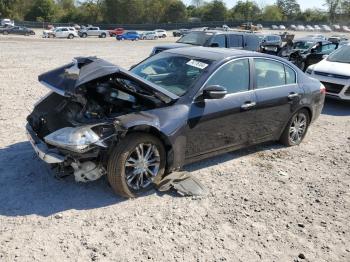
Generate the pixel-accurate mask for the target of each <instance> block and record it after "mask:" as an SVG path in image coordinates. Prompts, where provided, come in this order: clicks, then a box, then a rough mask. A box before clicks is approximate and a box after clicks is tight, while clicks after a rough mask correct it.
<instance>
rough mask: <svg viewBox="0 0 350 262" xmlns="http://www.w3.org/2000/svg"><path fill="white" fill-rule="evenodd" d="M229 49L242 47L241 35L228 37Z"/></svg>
mask: <svg viewBox="0 0 350 262" xmlns="http://www.w3.org/2000/svg"><path fill="white" fill-rule="evenodd" d="M228 39H229V43H230V47H242V46H243V36H242V35H233V34H230V35H228Z"/></svg>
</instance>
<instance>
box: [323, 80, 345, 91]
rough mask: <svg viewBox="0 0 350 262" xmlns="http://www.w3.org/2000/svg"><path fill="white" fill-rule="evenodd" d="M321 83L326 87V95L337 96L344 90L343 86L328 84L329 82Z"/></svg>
mask: <svg viewBox="0 0 350 262" xmlns="http://www.w3.org/2000/svg"><path fill="white" fill-rule="evenodd" d="M321 83H322V84H323V85H324V86H325V87H326V91H327V92H328V93H334V94H339V93H340V91H341V90H342V89H343V88H344V85H339V84H334V83H329V82H323V81H321Z"/></svg>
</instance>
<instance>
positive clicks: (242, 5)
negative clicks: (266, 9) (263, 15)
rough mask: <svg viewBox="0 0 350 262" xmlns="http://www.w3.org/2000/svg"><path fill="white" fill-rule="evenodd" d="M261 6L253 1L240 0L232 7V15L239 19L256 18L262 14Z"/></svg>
mask: <svg viewBox="0 0 350 262" xmlns="http://www.w3.org/2000/svg"><path fill="white" fill-rule="evenodd" d="M260 12H261V11H260V8H259V7H258V5H257V4H256V3H255V2H253V1H238V2H237V4H236V5H235V6H234V7H233V8H232V9H231V12H230V13H231V17H232V18H233V19H238V20H246V21H248V20H255V19H256V18H257V17H258V16H259V15H260Z"/></svg>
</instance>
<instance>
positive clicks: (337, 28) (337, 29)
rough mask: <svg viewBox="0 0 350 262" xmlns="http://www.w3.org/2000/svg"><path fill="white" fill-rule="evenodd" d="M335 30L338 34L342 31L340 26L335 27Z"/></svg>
mask: <svg viewBox="0 0 350 262" xmlns="http://www.w3.org/2000/svg"><path fill="white" fill-rule="evenodd" d="M333 30H334V31H337V32H339V31H341V27H340V25H333Z"/></svg>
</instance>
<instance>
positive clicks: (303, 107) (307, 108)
mask: <svg viewBox="0 0 350 262" xmlns="http://www.w3.org/2000/svg"><path fill="white" fill-rule="evenodd" d="M303 109H305V110H306V111H307V112H308V114H309V121H310V122H309V125H310V123H311V122H312V117H313V115H312V110H311V108H310V107H309V106H307V105H303V106H301V107H299V108H298V109H296V110H295V111H294V112H293V113H292V114H291V116H290V117H289V118H288V120H287V121H286V123H285V124H284V125H283V128H282V129H281V131H280V133H279V137H280V136H281V135H282V133H283V131H284V129H285V128H286V126H287V125H288V123H289V121H290V120H291V119H292V117H293V116H294V114H295V113H296V112H298V111H300V110H303Z"/></svg>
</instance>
